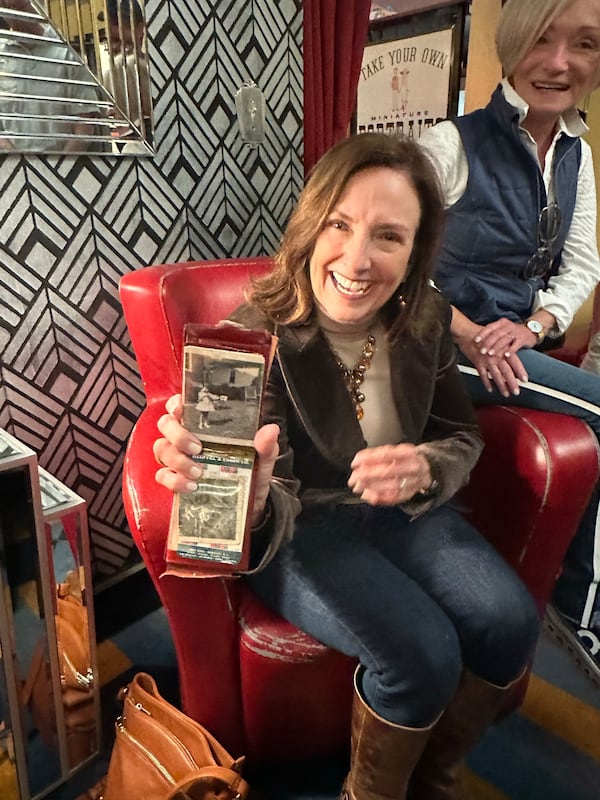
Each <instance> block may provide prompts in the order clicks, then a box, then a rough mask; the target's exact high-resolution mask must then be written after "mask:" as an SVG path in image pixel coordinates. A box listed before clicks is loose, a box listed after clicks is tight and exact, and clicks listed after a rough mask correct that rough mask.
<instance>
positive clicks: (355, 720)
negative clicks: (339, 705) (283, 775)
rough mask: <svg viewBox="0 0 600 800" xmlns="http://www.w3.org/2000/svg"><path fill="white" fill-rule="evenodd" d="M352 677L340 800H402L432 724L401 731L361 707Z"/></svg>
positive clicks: (362, 701) (362, 700)
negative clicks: (347, 757) (349, 743)
mask: <svg viewBox="0 0 600 800" xmlns="http://www.w3.org/2000/svg"><path fill="white" fill-rule="evenodd" d="M357 675H358V670H357V673H356V674H355V676H354V702H353V706H352V746H351V756H350V772H349V774H348V776H347V777H346V781H345V783H344V788H343V790H342V794H341V797H340V800H404V798H405V797H406V789H407V786H408V780H409V778H410V775H411V773H412V771H413V769H414V766H415V764H416V763H417V761H418V760H419V756H420V755H421V753H422V752H423V748H424V747H425V745H426V744H427V740H428V739H429V736H430V735H431V731H432V730H433V727H434V725H435V723H433V724H432V725H430V726H429V727H427V728H405V727H403V726H402V725H394V724H393V723H392V722H387V720H385V719H383V718H382V717H380V716H379V715H378V714H376V713H375V712H374V711H373V710H372V709H371V708H369V706H368V705H367V704H366V703H365V701H364V699H363V698H362V696H361V694H360V691H359V689H358V686H357Z"/></svg>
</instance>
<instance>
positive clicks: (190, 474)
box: [152, 394, 202, 492]
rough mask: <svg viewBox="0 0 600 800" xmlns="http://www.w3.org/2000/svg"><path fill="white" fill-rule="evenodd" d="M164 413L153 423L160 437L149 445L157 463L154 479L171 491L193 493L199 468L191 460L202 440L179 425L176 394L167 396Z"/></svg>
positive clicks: (180, 411) (180, 414) (180, 412)
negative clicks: (155, 424) (158, 467)
mask: <svg viewBox="0 0 600 800" xmlns="http://www.w3.org/2000/svg"><path fill="white" fill-rule="evenodd" d="M165 409H166V412H167V413H166V414H163V415H162V417H160V418H159V420H158V422H157V428H158V430H159V431H160V432H161V433H162V438H160V439H157V440H156V441H155V442H154V444H153V445H152V451H153V453H154V458H155V459H156V461H157V462H158V463H159V464H160V465H161V468H160V469H159V470H158V471H157V472H156V475H155V479H156V482H157V483H160V484H161V486H165V487H166V488H167V489H170V490H171V491H172V492H193V491H195V490H196V488H197V481H198V478H199V477H200V476H201V475H202V468H201V467H200V466H198V464H196V463H195V462H194V461H193V460H192V456H197V455H199V454H200V453H201V452H202V442H201V441H200V440H199V439H198V438H197V437H196V436H194V434H193V433H191V432H190V431H188V430H186V429H185V428H184V427H183V425H182V424H181V419H182V417H183V402H182V400H181V395H180V394H174V395H173V396H172V397H169V399H168V400H167V402H166V403H165Z"/></svg>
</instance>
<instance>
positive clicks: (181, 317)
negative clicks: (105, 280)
mask: <svg viewBox="0 0 600 800" xmlns="http://www.w3.org/2000/svg"><path fill="white" fill-rule="evenodd" d="M272 263H273V261H272V259H270V258H264V257H263V258H247V259H225V260H222V261H202V262H194V261H190V262H187V263H181V264H162V265H159V266H153V267H145V268H144V269H141V270H137V271H136V272H131V273H129V274H128V275H125V276H124V277H123V278H122V279H121V283H120V294H121V301H122V303H123V308H124V310H125V317H126V320H127V327H128V329H129V333H130V336H131V342H132V345H133V349H134V352H135V355H136V359H137V362H138V366H139V369H140V375H141V377H142V380H143V382H144V391H145V393H146V398H147V400H148V401H151V400H153V399H156V398H166V397H169V396H170V395H171V394H174V393H175V392H179V391H180V390H181V355H182V347H183V326H184V325H185V323H186V322H199V323H203V324H205V325H215V324H216V323H217V322H219V321H220V320H222V319H224V318H225V317H227V316H228V314H230V313H231V312H232V311H233V310H234V308H236V307H237V306H238V305H239V304H240V303H242V302H243V300H244V290H245V289H246V287H248V286H249V282H250V277H251V276H252V275H258V274H262V273H264V272H266V271H267V270H268V269H269V268H270V267H271V266H272ZM139 305H143V312H142V313H137V310H136V307H137V306H139Z"/></svg>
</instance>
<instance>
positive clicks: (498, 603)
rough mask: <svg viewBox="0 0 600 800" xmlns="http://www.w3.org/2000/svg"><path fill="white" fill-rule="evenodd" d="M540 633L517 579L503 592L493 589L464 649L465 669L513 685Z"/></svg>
mask: <svg viewBox="0 0 600 800" xmlns="http://www.w3.org/2000/svg"><path fill="white" fill-rule="evenodd" d="M539 632H540V618H539V614H538V610H537V607H536V605H535V602H534V600H533V598H532V596H531V595H530V593H529V591H528V590H527V588H526V587H525V585H524V584H523V583H522V582H521V581H520V579H519V578H518V577H517V576H515V581H514V582H512V585H510V584H506V583H504V584H502V588H501V589H500V590H499V589H496V590H494V587H493V585H491V586H490V592H489V595H488V597H487V599H486V600H485V601H484V602H483V603H482V604H481V605H480V606H479V608H478V610H477V615H476V617H475V625H474V628H473V630H472V635H471V636H470V637H469V641H468V642H465V643H464V645H463V650H464V655H465V663H466V666H467V667H469V668H470V669H471V670H472V671H474V672H475V673H476V674H478V675H480V676H481V677H483V678H485V679H486V680H489V681H490V682H492V683H496V684H499V685H504V684H507V683H510V681H512V680H514V679H515V678H516V677H517V676H518V675H519V674H520V672H521V671H522V670H523V667H524V666H525V664H526V663H527V661H528V660H529V658H530V657H531V655H532V654H533V651H534V648H535V645H536V642H537V640H538V637H539Z"/></svg>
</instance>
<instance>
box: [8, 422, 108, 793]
mask: <svg viewBox="0 0 600 800" xmlns="http://www.w3.org/2000/svg"><path fill="white" fill-rule="evenodd" d="M0 498H1V499H0V591H1V592H2V601H1V602H0V646H1V650H0V797H2V798H3V800H4V799H5V798H6V800H11V798H15V800H17V798H18V799H19V800H30V798H41V797H44V796H45V795H46V794H48V793H49V792H50V791H51V790H53V789H54V788H56V787H57V786H58V785H59V784H61V783H62V782H63V781H65V780H66V779H67V778H68V777H69V776H70V775H72V774H73V772H74V771H76V770H78V769H79V768H80V767H82V766H83V765H85V764H88V763H89V762H90V761H91V760H92V759H93V758H94V757H95V756H96V755H97V753H98V750H99V747H100V741H99V733H100V702H99V687H98V681H97V679H96V677H97V661H96V648H95V629H94V615H93V593H92V589H91V563H90V552H89V540H88V531H87V515H86V507H85V501H84V500H83V498H81V497H80V496H79V495H77V494H75V493H74V492H72V491H71V490H70V489H69V488H68V487H66V486H64V484H62V483H61V482H60V481H58V480H57V479H56V478H54V477H53V476H52V475H50V474H49V473H48V472H46V471H45V470H43V469H42V468H40V467H39V466H38V463H37V457H36V454H35V453H34V451H33V450H31V449H29V448H28V447H26V446H25V445H24V444H22V443H21V442H19V441H18V440H17V439H15V438H14V437H12V436H10V435H9V434H8V433H7V432H6V431H3V430H1V429H0Z"/></svg>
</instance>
